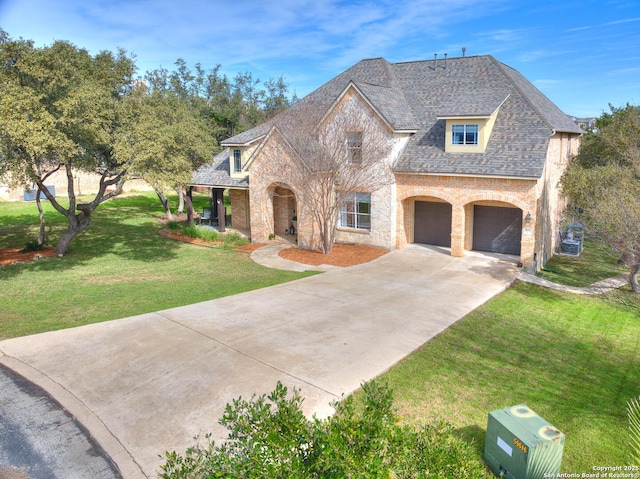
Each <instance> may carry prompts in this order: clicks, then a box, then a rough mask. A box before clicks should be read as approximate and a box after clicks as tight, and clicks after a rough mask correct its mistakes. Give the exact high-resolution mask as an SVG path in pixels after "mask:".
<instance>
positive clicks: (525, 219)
mask: <svg viewBox="0 0 640 479" xmlns="http://www.w3.org/2000/svg"><path fill="white" fill-rule="evenodd" d="M524 222H525V224H527V225H530V224H531V212H527V216H525V217H524Z"/></svg>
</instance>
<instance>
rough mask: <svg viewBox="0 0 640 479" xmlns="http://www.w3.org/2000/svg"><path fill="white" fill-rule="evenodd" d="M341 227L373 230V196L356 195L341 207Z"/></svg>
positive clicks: (351, 196) (366, 194) (345, 201)
mask: <svg viewBox="0 0 640 479" xmlns="http://www.w3.org/2000/svg"><path fill="white" fill-rule="evenodd" d="M340 226H342V227H343V228H356V229H360V230H371V194H370V193H354V194H352V195H349V196H348V197H346V198H345V199H344V202H343V203H342V205H341V206H340Z"/></svg>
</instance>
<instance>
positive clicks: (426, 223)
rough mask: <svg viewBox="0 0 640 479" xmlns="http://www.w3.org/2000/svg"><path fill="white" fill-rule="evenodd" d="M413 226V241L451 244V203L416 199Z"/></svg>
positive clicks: (440, 244)
mask: <svg viewBox="0 0 640 479" xmlns="http://www.w3.org/2000/svg"><path fill="white" fill-rule="evenodd" d="M414 220H415V221H414V228H413V241H414V242H415V243H424V244H433V245H437V246H451V205H450V204H449V203H438V202H434V201H416V206H415V218H414Z"/></svg>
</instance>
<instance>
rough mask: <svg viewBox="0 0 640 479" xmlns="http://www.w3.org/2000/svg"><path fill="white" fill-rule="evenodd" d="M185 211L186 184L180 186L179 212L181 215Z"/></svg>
mask: <svg viewBox="0 0 640 479" xmlns="http://www.w3.org/2000/svg"><path fill="white" fill-rule="evenodd" d="M183 211H184V186H183V185H180V186H178V214H179V215H181V214H182V212H183Z"/></svg>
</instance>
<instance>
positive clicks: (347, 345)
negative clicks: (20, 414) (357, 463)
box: [0, 245, 519, 479]
mask: <svg viewBox="0 0 640 479" xmlns="http://www.w3.org/2000/svg"><path fill="white" fill-rule="evenodd" d="M518 272H519V270H518V269H517V268H516V266H515V264H514V262H513V261H509V260H504V259H497V258H493V257H489V256H483V255H477V254H473V253H471V254H468V255H466V256H465V257H463V258H452V257H451V256H449V255H447V254H442V253H439V252H437V251H434V250H431V249H428V248H423V247H420V246H417V245H410V246H409V247H406V248H403V249H402V250H396V251H393V252H391V253H389V254H387V255H385V256H383V257H381V258H378V259H376V260H374V261H371V262H369V263H366V264H362V265H358V266H352V267H350V268H344V269H341V268H329V270H328V271H326V272H325V273H323V274H320V275H317V276H312V277H308V278H304V279H301V280H297V281H292V282H289V283H285V284H280V285H277V286H272V287H269V288H264V289H260V290H256V291H251V292H247V293H242V294H238V295H235V296H229V297H225V298H220V299H216V300H212V301H207V302H203V303H198V304H193V305H189V306H184V307H180V308H174V309H170V310H165V311H158V312H155V313H149V314H143V315H140V316H135V317H130V318H124V319H120V320H114V321H108V322H104V323H98V324H93V325H88V326H82V327H78V328H73V329H67V330H63V331H55V332H50V333H43V334H38V335H33V336H26V337H21V338H15V339H9V340H5V341H2V342H0V363H1V364H4V365H5V366H7V367H9V368H10V369H13V370H14V371H16V372H17V373H19V374H20V375H22V376H24V377H25V378H27V379H28V380H30V381H31V382H33V383H35V384H37V385H39V386H40V387H42V388H43V389H45V390H46V391H47V392H48V393H49V394H51V396H52V397H54V398H55V399H56V400H57V401H58V402H59V403H60V404H62V405H63V406H64V407H65V409H67V410H68V411H69V412H70V413H71V414H73V415H74V417H75V418H76V419H77V420H79V421H80V422H81V423H82V424H83V425H84V426H85V427H86V428H87V429H88V430H89V432H90V433H91V434H92V436H93V437H94V438H95V439H96V440H97V441H98V442H99V443H100V445H101V447H102V448H104V450H105V451H107V453H108V454H109V455H110V456H111V458H112V460H113V461H114V462H115V463H116V464H117V465H118V467H119V469H120V473H121V474H122V476H123V477H124V478H125V479H130V478H131V479H133V478H144V477H154V478H155V477H156V476H157V473H158V467H159V465H160V464H162V463H163V462H164V461H163V459H162V457H160V455H162V454H163V452H164V451H171V450H176V451H179V452H184V451H185V450H186V448H187V447H189V446H191V445H193V443H194V440H193V438H194V436H195V435H198V434H200V435H203V434H204V433H207V432H212V433H213V437H214V438H217V439H222V438H224V437H225V431H224V430H223V429H222V427H221V426H219V425H218V423H217V421H218V419H219V418H220V417H221V416H222V413H223V412H224V406H225V405H226V404H227V403H228V402H230V401H231V400H232V399H234V398H236V397H238V396H243V397H250V396H251V395H252V394H253V393H259V394H261V393H267V392H270V391H271V390H272V389H273V387H274V386H275V384H276V382H277V381H281V382H282V383H283V384H285V385H287V386H289V387H297V388H299V389H300V390H301V394H302V396H303V397H304V398H305V401H304V408H305V412H306V413H307V414H317V415H319V416H326V415H328V414H330V413H331V411H332V410H331V407H330V405H329V404H330V403H331V402H332V401H333V400H335V399H339V398H340V397H341V396H342V395H343V394H348V393H350V392H352V391H354V390H356V389H357V388H358V387H359V385H360V384H361V383H362V382H363V381H367V380H370V379H373V378H374V377H376V376H378V375H379V374H381V373H383V372H384V371H386V370H387V369H388V368H390V367H391V366H392V365H393V364H395V363H396V362H398V361H399V360H401V359H402V358H403V357H405V356H406V355H408V354H409V353H411V352H412V351H413V350H415V349H416V348H418V347H420V346H421V345H422V344H424V343H425V342H427V341H429V340H430V339H431V338H433V337H434V336H435V335H437V334H438V333H440V332H441V331H443V330H444V329H446V328H447V327H449V326H450V325H451V324H453V323H454V322H456V321H457V320H458V319H460V318H462V317H463V316H464V315H466V314H467V313H468V312H469V311H471V310H473V309H475V308H476V307H478V306H479V305H481V304H483V303H484V302H486V301H487V300H489V299H490V298H491V297H493V296H494V295H496V294H498V293H500V292H501V291H503V290H504V289H505V288H507V287H508V286H509V285H510V284H511V283H512V282H513V281H514V279H515V278H516V277H517V275H518Z"/></svg>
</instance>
